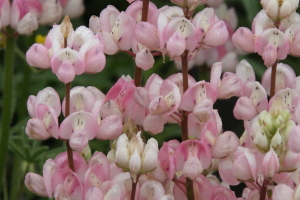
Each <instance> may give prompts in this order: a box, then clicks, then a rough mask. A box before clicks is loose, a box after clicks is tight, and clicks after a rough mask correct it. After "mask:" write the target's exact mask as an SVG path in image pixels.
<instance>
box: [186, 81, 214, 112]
mask: <svg viewBox="0 0 300 200" xmlns="http://www.w3.org/2000/svg"><path fill="white" fill-rule="evenodd" d="M204 98H209V99H211V100H212V101H213V102H215V101H216V99H217V91H216V88H214V86H213V85H211V84H210V83H207V82H204V81H200V82H198V83H196V84H194V85H193V86H192V87H191V88H189V89H188V90H187V91H186V92H185V93H184V94H183V96H182V100H181V104H180V108H181V109H183V110H186V111H192V110H193V109H194V106H195V105H196V104H198V103H199V102H200V101H201V100H202V99H204Z"/></svg>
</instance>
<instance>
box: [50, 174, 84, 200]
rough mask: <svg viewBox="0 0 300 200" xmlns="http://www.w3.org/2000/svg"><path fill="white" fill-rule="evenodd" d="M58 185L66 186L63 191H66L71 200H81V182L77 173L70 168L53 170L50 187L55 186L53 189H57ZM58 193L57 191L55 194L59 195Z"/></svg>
mask: <svg viewBox="0 0 300 200" xmlns="http://www.w3.org/2000/svg"><path fill="white" fill-rule="evenodd" d="M59 185H62V186H64V187H65V188H66V190H65V192H67V194H68V196H70V198H71V199H72V200H82V198H83V193H84V192H83V186H82V183H81V182H80V180H79V177H78V176H77V174H76V173H74V172H72V171H71V170H70V169H61V170H57V171H56V172H55V174H54V176H53V178H52V188H56V189H55V190H56V191H57V189H58V188H59V187H58V186H59ZM59 193H60V192H59V191H57V192H56V195H59ZM56 195H54V196H56Z"/></svg>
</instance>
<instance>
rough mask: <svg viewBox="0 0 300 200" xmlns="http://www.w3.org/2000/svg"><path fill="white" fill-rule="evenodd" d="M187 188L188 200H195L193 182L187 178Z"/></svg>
mask: <svg viewBox="0 0 300 200" xmlns="http://www.w3.org/2000/svg"><path fill="white" fill-rule="evenodd" d="M185 187H186V196H187V198H188V200H194V199H195V197H194V188H193V180H191V179H189V178H186V183H185Z"/></svg>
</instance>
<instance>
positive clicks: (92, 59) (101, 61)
mask: <svg viewBox="0 0 300 200" xmlns="http://www.w3.org/2000/svg"><path fill="white" fill-rule="evenodd" d="M105 63H106V57H105V55H104V54H103V52H102V49H101V46H94V47H92V48H91V49H90V50H89V51H88V52H87V53H86V55H85V72H86V73H89V74H95V73H98V72H101V71H102V70H103V69H104V66H105Z"/></svg>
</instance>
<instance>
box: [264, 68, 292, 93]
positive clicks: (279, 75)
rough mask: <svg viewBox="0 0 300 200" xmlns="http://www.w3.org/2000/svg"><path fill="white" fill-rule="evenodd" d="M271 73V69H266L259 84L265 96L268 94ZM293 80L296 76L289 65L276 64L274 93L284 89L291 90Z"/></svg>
mask: <svg viewBox="0 0 300 200" xmlns="http://www.w3.org/2000/svg"><path fill="white" fill-rule="evenodd" d="M271 71H272V69H271V68H270V69H269V68H268V69H267V70H266V71H265V73H264V75H263V77H262V81H261V84H262V85H263V87H264V88H265V90H266V91H267V94H270V84H271ZM295 78H296V74H295V72H294V70H293V69H292V68H291V67H290V66H289V65H287V64H283V63H278V64H277V67H276V85H275V93H277V92H279V91H280V90H283V89H285V88H293V84H294V79H295Z"/></svg>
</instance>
